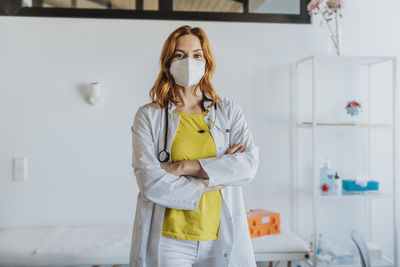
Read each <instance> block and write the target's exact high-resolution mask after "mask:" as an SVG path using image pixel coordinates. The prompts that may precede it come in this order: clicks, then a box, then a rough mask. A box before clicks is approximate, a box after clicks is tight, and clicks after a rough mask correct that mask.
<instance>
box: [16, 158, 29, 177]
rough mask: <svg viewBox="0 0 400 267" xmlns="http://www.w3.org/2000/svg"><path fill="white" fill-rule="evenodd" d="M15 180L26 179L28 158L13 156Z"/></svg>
mask: <svg viewBox="0 0 400 267" xmlns="http://www.w3.org/2000/svg"><path fill="white" fill-rule="evenodd" d="M13 174H14V181H26V177H27V159H26V158H25V157H18V158H13Z"/></svg>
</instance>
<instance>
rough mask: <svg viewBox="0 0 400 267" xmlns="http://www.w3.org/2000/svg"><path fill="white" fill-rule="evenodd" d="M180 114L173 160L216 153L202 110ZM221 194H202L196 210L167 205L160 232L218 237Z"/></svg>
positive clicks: (197, 238) (181, 236) (195, 237)
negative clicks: (196, 112)
mask: <svg viewBox="0 0 400 267" xmlns="http://www.w3.org/2000/svg"><path fill="white" fill-rule="evenodd" d="M173 112H174V113H175V114H179V115H181V118H180V121H179V126H178V129H177V132H176V135H175V138H174V141H173V142H172V146H171V160H172V161H173V162H176V161H181V160H194V159H201V158H209V157H215V156H216V148H215V143H214V140H213V138H212V136H211V134H210V132H204V133H199V132H198V131H199V130H208V129H209V127H208V125H207V123H206V122H205V120H204V116H205V115H206V113H207V111H206V112H204V113H202V114H187V113H181V112H177V111H175V110H174V111H173ZM221 201H222V195H221V191H220V190H216V191H212V192H208V193H206V194H203V195H202V196H201V199H200V203H199V206H198V209H197V210H177V209H170V208H166V209H165V215H164V222H163V228H162V232H161V234H162V235H163V236H166V237H171V238H177V239H184V240H194V241H207V240H215V239H217V238H218V230H219V223H220V215H221Z"/></svg>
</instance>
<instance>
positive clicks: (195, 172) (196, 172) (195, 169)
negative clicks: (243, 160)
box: [160, 142, 246, 193]
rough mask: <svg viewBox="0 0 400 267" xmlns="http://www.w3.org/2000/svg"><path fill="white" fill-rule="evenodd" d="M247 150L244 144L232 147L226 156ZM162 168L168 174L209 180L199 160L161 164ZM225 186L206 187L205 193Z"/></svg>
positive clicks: (226, 152)
mask: <svg viewBox="0 0 400 267" xmlns="http://www.w3.org/2000/svg"><path fill="white" fill-rule="evenodd" d="M245 149H246V146H245V145H243V143H242V142H240V143H237V144H233V145H231V146H230V147H229V148H228V149H227V150H226V151H225V154H230V155H231V154H234V153H241V152H243V151H244V150H245ZM160 165H161V168H163V169H164V170H165V171H166V172H168V173H171V174H174V175H177V176H181V175H190V176H194V177H197V178H202V179H208V178H209V177H208V174H207V173H206V172H205V171H204V170H203V168H202V167H201V164H200V162H199V161H198V160H182V161H177V162H173V163H172V162H167V163H161V164H160ZM224 187H225V186H223V185H216V186H206V187H205V188H204V193H207V192H211V191H215V190H219V189H222V188H224Z"/></svg>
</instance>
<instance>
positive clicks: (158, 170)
mask: <svg viewBox="0 0 400 267" xmlns="http://www.w3.org/2000/svg"><path fill="white" fill-rule="evenodd" d="M160 61H161V62H160V63H161V71H160V73H159V75H158V78H157V80H156V82H155V84H154V86H153V87H152V89H151V90H150V98H151V100H152V102H151V103H148V104H146V105H143V106H141V107H140V108H139V109H138V111H137V113H136V115H135V118H134V121H133V125H132V127H131V130H132V145H133V155H132V167H133V169H134V174H135V176H136V180H137V184H138V187H139V194H138V197H137V207H136V214H135V220H134V227H133V235H132V243H131V250H130V267H139V266H140V267H153V266H154V267H156V266H161V267H163V266H166V267H179V266H182V267H187V266H207V267H213V266H215V267H223V266H227V267H228V266H229V267H236V266H237V267H239V266H241V267H245V266H256V264H255V260H254V254H253V247H252V243H251V239H250V235H249V229H248V224H247V217H246V212H245V206H244V203H243V196H242V186H245V185H247V184H248V183H249V182H251V181H252V180H253V179H254V177H255V174H256V171H257V168H258V147H257V146H255V144H254V142H253V136H252V134H251V132H250V130H249V128H248V126H247V123H246V120H245V118H244V115H243V112H242V110H241V108H240V107H239V105H238V104H237V103H236V102H235V101H233V100H231V99H229V98H226V97H221V98H220V97H219V96H218V95H217V94H216V92H215V91H214V88H213V86H212V85H211V82H210V79H211V77H212V74H213V72H214V69H215V60H214V57H213V55H212V52H211V48H210V44H209V41H208V39H207V36H206V34H205V33H204V31H203V30H202V29H201V28H198V27H196V28H192V27H190V26H188V25H185V26H182V27H179V28H178V29H176V30H175V31H173V32H172V33H171V34H170V36H169V37H168V39H167V40H166V42H165V44H164V47H163V50H162V54H161V60H160Z"/></svg>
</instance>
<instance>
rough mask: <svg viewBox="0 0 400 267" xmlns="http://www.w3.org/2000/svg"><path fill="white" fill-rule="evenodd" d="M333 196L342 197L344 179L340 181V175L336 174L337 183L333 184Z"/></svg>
mask: <svg viewBox="0 0 400 267" xmlns="http://www.w3.org/2000/svg"><path fill="white" fill-rule="evenodd" d="M332 192H333V195H335V196H340V195H342V179H340V177H339V175H338V174H337V172H336V174H335V181H334V182H333V191H332Z"/></svg>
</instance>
